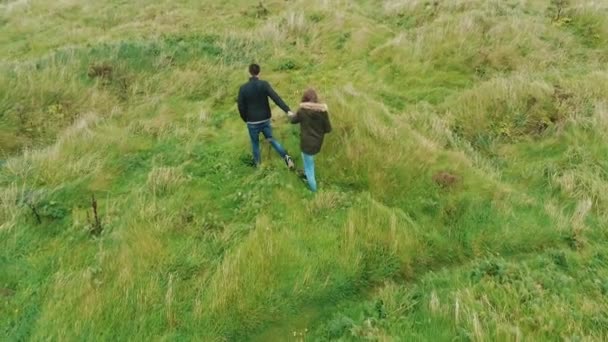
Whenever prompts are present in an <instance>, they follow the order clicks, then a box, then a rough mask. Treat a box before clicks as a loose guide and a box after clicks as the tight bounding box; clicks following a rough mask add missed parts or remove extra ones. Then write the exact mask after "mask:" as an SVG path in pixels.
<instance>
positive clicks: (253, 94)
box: [238, 67, 290, 123]
mask: <svg viewBox="0 0 608 342" xmlns="http://www.w3.org/2000/svg"><path fill="white" fill-rule="evenodd" d="M255 72H259V67H258V69H255ZM269 97H270V98H271V99H272V100H273V101H274V103H276V105H277V106H279V107H280V108H281V109H282V110H283V111H284V112H285V113H288V112H289V111H290V109H289V106H287V104H285V102H283V99H281V97H280V96H279V95H278V94H277V93H276V92H275V91H274V89H272V87H271V86H270V83H268V82H267V81H264V80H260V79H259V77H258V76H257V74H252V76H251V78H250V79H249V81H248V82H247V83H245V84H243V85H242V86H241V88H240V90H239V97H238V109H239V113H240V114H241V118H242V119H243V121H245V122H248V123H258V122H263V121H267V120H270V117H271V116H272V113H271V112H270V104H269V103H268V98H269Z"/></svg>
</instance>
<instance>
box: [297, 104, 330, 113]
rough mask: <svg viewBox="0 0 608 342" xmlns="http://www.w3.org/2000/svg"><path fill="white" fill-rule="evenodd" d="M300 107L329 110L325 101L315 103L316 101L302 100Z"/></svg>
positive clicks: (319, 110)
mask: <svg viewBox="0 0 608 342" xmlns="http://www.w3.org/2000/svg"><path fill="white" fill-rule="evenodd" d="M300 108H302V109H308V110H312V111H315V112H327V110H328V109H327V105H326V104H325V103H315V102H302V103H300Z"/></svg>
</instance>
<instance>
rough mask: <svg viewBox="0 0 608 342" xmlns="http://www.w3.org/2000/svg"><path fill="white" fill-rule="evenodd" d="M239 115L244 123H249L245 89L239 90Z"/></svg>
mask: <svg viewBox="0 0 608 342" xmlns="http://www.w3.org/2000/svg"><path fill="white" fill-rule="evenodd" d="M237 102H238V107H239V114H240V115H241V119H243V121H244V122H247V105H246V103H245V95H244V94H243V88H241V89H239V97H238V99H237Z"/></svg>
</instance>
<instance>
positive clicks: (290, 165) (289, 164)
mask: <svg viewBox="0 0 608 342" xmlns="http://www.w3.org/2000/svg"><path fill="white" fill-rule="evenodd" d="M285 164H287V167H288V168H289V169H290V170H294V169H295V168H296V164H295V163H294V162H293V159H291V157H290V156H289V154H286V155H285Z"/></svg>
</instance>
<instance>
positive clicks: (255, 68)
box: [249, 63, 260, 76]
mask: <svg viewBox="0 0 608 342" xmlns="http://www.w3.org/2000/svg"><path fill="white" fill-rule="evenodd" d="M249 73H250V74H251V76H257V75H259V74H260V66H259V65H257V64H255V63H254V64H251V65H250V66H249Z"/></svg>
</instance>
